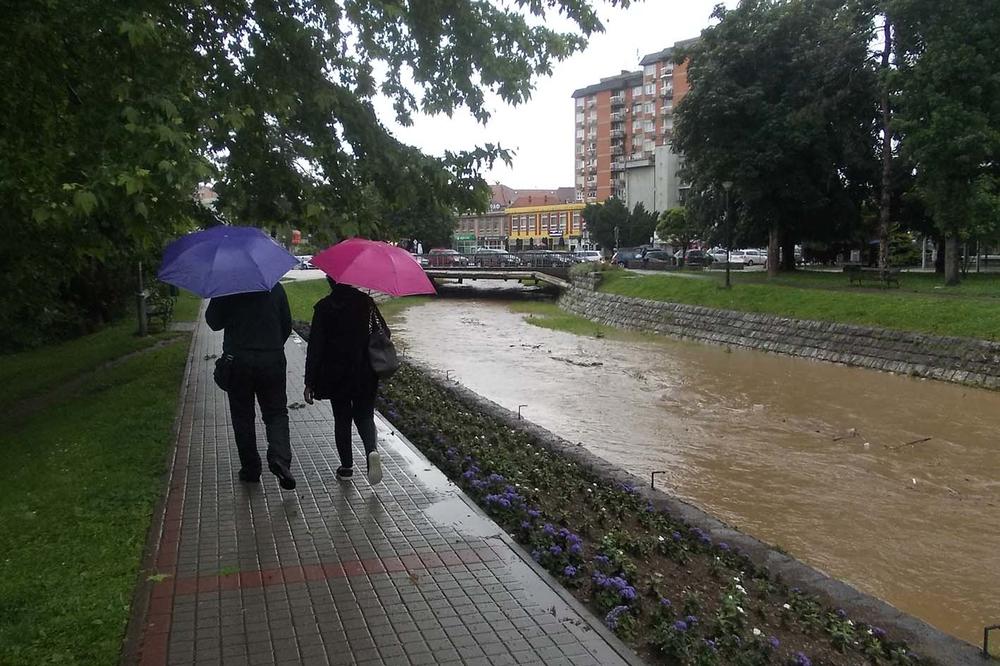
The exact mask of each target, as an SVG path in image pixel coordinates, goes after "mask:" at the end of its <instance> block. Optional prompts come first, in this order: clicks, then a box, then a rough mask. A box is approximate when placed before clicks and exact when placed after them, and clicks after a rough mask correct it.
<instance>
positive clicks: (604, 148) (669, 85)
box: [573, 40, 694, 211]
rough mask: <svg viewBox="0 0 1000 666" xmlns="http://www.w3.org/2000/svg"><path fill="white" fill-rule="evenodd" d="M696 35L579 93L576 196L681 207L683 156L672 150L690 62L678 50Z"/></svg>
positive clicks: (651, 206) (583, 199)
mask: <svg viewBox="0 0 1000 666" xmlns="http://www.w3.org/2000/svg"><path fill="white" fill-rule="evenodd" d="M693 42H694V40H685V41H682V42H677V43H676V44H674V45H673V46H671V47H668V48H666V49H663V50H662V51H658V52H656V53H651V54H649V55H647V56H645V57H644V58H642V60H641V61H640V62H639V65H640V66H641V67H642V69H641V70H638V71H634V72H629V71H623V72H622V73H621V74H618V75H616V76H610V77H607V78H604V79H601V80H600V82H599V83H596V84H594V85H591V86H587V87H586V88H581V89H579V90H576V91H575V92H574V93H573V100H574V106H575V110H576V151H575V155H574V159H575V178H576V183H575V184H576V199H577V201H581V202H585V203H590V202H594V201H604V200H605V199H608V198H609V197H612V196H614V197H617V198H619V199H622V200H623V201H625V202H626V204H627V205H628V206H629V207H630V208H631V207H632V206H634V205H635V204H636V203H639V202H642V203H643V204H644V205H645V206H646V208H647V209H648V210H656V211H662V210H665V209H667V208H671V207H673V206H676V205H680V203H681V202H682V201H683V198H684V194H685V192H684V190H685V187H684V184H683V183H682V182H681V180H680V177H679V171H680V167H681V161H680V159H679V158H678V156H677V155H676V154H675V153H674V152H673V151H672V149H671V146H672V140H673V127H674V118H673V111H674V107H675V106H676V105H677V103H678V102H680V100H681V98H683V96H684V95H685V94H686V93H687V91H688V90H689V89H690V86H689V84H688V81H687V63H686V62H683V63H681V64H675V63H674V60H675V57H676V53H677V52H678V51H680V50H682V49H683V48H684V47H686V46H689V45H690V44H691V43H693Z"/></svg>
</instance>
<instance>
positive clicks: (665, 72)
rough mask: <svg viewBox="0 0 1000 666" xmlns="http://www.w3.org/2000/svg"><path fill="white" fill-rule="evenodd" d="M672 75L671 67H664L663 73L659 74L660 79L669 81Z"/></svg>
mask: <svg viewBox="0 0 1000 666" xmlns="http://www.w3.org/2000/svg"><path fill="white" fill-rule="evenodd" d="M673 75H674V66H673V65H668V66H666V67H664V68H663V71H661V72H660V78H661V79H669V78H670V77H671V76H673Z"/></svg>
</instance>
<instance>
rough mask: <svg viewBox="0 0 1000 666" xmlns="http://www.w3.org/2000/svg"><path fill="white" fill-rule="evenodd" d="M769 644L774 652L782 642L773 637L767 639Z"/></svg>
mask: <svg viewBox="0 0 1000 666" xmlns="http://www.w3.org/2000/svg"><path fill="white" fill-rule="evenodd" d="M767 644H768V645H770V646H771V649H772V650H777V649H778V646H780V645H781V641H779V640H778V638H777V637H776V636H771V637H770V638H768V639H767Z"/></svg>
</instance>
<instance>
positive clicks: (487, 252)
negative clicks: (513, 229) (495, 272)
mask: <svg viewBox="0 0 1000 666" xmlns="http://www.w3.org/2000/svg"><path fill="white" fill-rule="evenodd" d="M472 263H473V264H474V265H476V266H488V267H500V268H503V267H511V266H520V265H521V260H520V259H518V258H517V257H515V256H514V255H513V254H511V253H510V252H508V251H507V250H499V249H496V248H492V247H481V248H478V249H477V250H476V252H475V254H473V255H472Z"/></svg>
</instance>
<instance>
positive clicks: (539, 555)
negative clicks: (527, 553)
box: [531, 550, 542, 562]
mask: <svg viewBox="0 0 1000 666" xmlns="http://www.w3.org/2000/svg"><path fill="white" fill-rule="evenodd" d="M531 559H533V560H534V561H536V562H541V561H542V553H541V551H539V550H533V551H531Z"/></svg>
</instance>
